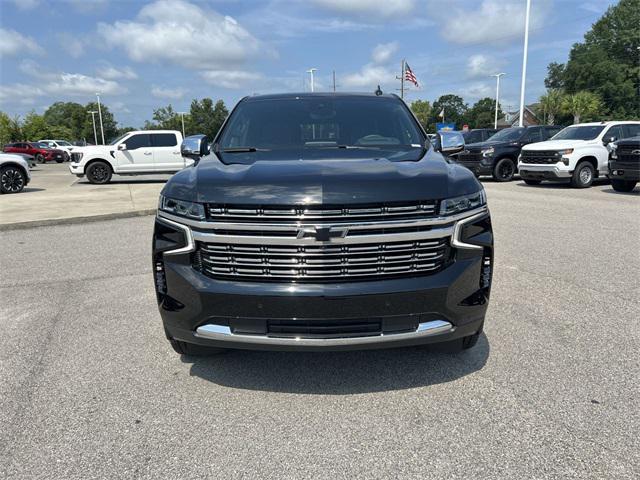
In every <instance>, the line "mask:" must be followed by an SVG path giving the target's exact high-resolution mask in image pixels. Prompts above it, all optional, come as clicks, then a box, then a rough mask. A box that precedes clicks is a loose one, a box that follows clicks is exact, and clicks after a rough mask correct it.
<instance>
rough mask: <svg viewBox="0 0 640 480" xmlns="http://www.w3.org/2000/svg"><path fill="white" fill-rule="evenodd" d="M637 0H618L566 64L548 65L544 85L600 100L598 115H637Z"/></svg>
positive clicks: (639, 73)
mask: <svg viewBox="0 0 640 480" xmlns="http://www.w3.org/2000/svg"><path fill="white" fill-rule="evenodd" d="M638 25H640V0H620V1H619V2H618V3H617V4H616V5H613V6H611V7H609V8H608V9H607V11H606V13H605V14H604V15H603V16H602V18H600V20H598V21H597V22H596V23H594V24H593V26H592V27H591V29H590V30H589V31H588V32H587V33H586V34H585V36H584V41H583V42H582V43H576V44H575V45H574V46H573V48H572V49H571V52H570V53H569V60H568V62H567V63H566V65H564V66H562V65H559V64H551V65H549V73H550V75H548V76H547V84H548V85H553V86H556V87H557V86H560V87H563V88H564V89H565V91H566V93H569V94H575V93H578V92H580V91H582V90H587V91H590V92H592V93H594V94H597V95H598V96H599V97H600V98H601V100H602V107H601V108H602V110H601V111H600V112H597V113H598V115H597V116H598V118H607V117H609V118H616V119H619V120H623V119H633V118H638V117H640V99H639V95H638V91H639V89H640V55H639V54H638V48H639V47H640V34H639V33H638Z"/></svg>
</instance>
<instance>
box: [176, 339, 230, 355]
mask: <svg viewBox="0 0 640 480" xmlns="http://www.w3.org/2000/svg"><path fill="white" fill-rule="evenodd" d="M169 343H171V347H172V348H173V350H174V351H175V352H176V353H178V354H180V355H192V356H195V357H206V356H210V355H217V354H220V353H224V352H226V351H227V349H226V348H215V347H203V346H202V345H195V344H193V343H187V342H182V341H180V340H174V339H173V338H170V339H169Z"/></svg>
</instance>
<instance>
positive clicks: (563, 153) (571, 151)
mask: <svg viewBox="0 0 640 480" xmlns="http://www.w3.org/2000/svg"><path fill="white" fill-rule="evenodd" d="M558 153H559V154H560V155H571V154H572V153H573V148H567V149H566V150H558Z"/></svg>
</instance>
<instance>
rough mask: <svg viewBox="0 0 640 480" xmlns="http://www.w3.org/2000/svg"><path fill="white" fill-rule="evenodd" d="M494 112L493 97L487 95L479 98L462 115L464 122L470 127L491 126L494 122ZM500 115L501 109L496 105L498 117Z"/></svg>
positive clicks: (501, 113) (494, 102)
mask: <svg viewBox="0 0 640 480" xmlns="http://www.w3.org/2000/svg"><path fill="white" fill-rule="evenodd" d="M495 114H496V101H495V99H493V98H489V97H485V98H481V99H480V100H478V101H477V102H476V103H474V104H473V106H472V107H471V108H469V109H468V110H467V112H466V114H465V116H464V123H466V124H467V125H469V127H471V128H493V126H494V124H495ZM502 115H503V112H502V109H501V108H500V107H498V118H500V117H501V116H502Z"/></svg>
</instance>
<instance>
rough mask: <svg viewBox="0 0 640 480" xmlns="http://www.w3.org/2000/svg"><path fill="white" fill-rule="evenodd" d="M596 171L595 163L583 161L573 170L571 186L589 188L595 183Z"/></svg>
mask: <svg viewBox="0 0 640 480" xmlns="http://www.w3.org/2000/svg"><path fill="white" fill-rule="evenodd" d="M594 173H595V171H594V170H593V165H591V164H590V163H589V162H586V161H583V162H580V163H578V166H577V167H576V169H575V170H574V171H573V176H572V177H571V186H572V187H574V188H588V187H590V186H591V184H592V183H593V177H594Z"/></svg>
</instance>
